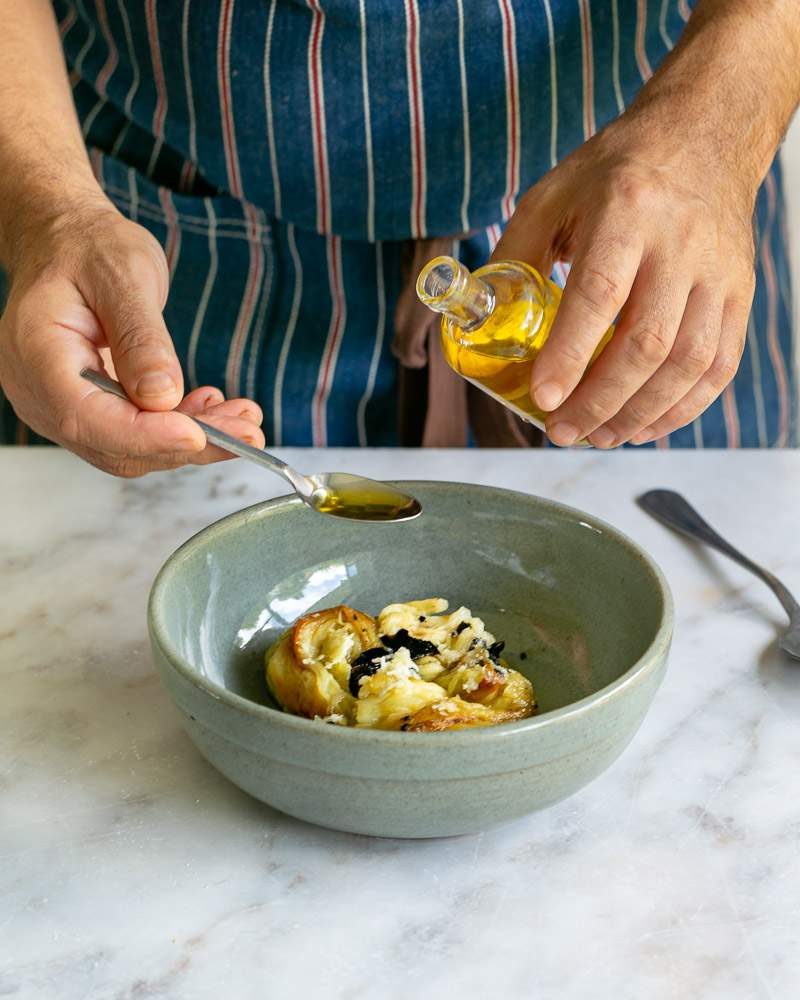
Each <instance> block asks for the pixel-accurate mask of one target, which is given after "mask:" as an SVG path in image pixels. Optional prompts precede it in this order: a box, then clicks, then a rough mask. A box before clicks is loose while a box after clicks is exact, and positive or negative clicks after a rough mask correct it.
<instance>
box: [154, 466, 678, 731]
mask: <svg viewBox="0 0 800 1000" xmlns="http://www.w3.org/2000/svg"><path fill="white" fill-rule="evenodd" d="M403 485H404V486H406V487H407V488H409V489H410V490H411V492H413V493H414V494H415V495H416V496H418V497H419V498H420V500H421V501H422V504H423V508H424V513H423V514H422V516H421V517H419V518H418V519H417V520H415V521H411V522H408V523H405V524H397V525H391V524H388V525H387V524H375V525H364V524H358V523H353V522H347V521H340V520H337V519H335V518H331V517H324V516H321V515H319V514H316V513H314V512H313V511H310V510H308V509H307V508H306V507H304V506H303V505H302V504H301V503H300V502H299V501H296V500H283V501H276V502H272V503H271V504H264V505H260V506H259V507H255V508H250V509H248V510H246V511H241V512H239V513H238V514H234V515H231V516H230V517H228V518H225V519H224V520H222V521H220V522H218V523H217V524H215V525H211V526H210V527H209V528H206V529H205V530H204V531H202V532H201V533H200V534H199V535H197V536H195V538H193V539H191V540H190V541H189V542H188V543H187V544H186V545H185V546H183V547H182V548H181V549H179V550H178V552H177V553H176V554H175V555H174V556H172V558H171V559H170V560H169V561H168V563H167V564H166V566H165V568H164V570H163V571H162V573H161V575H160V576H159V579H158V581H157V582H156V585H155V588H154V592H153V602H152V613H153V622H154V625H155V629H156V632H157V636H158V639H159V641H160V642H161V643H162V644H163V645H164V646H166V647H167V650H168V651H171V652H173V653H174V654H177V655H178V656H179V657H181V658H183V660H185V661H186V662H187V663H188V664H189V665H190V667H191V669H192V670H194V671H195V672H197V673H198V674H200V675H202V676H203V677H205V678H207V679H208V680H210V681H212V682H213V683H215V684H217V685H220V686H222V687H224V688H227V689H228V690H229V691H231V692H234V693H236V694H238V695H241V696H243V697H245V698H247V699H250V700H251V701H255V702H258V703H261V704H263V705H267V706H270V707H272V708H275V707H276V706H275V705H274V704H273V703H272V701H271V699H270V696H269V694H268V692H267V688H266V682H265V680H264V667H263V659H264V652H265V650H266V649H267V647H268V646H269V645H270V644H271V643H272V642H274V641H275V639H276V638H277V637H278V636H279V635H280V634H281V632H283V630H284V629H285V628H286V627H287V626H288V625H290V624H291V623H292V622H293V621H294V620H295V619H296V618H298V617H299V616H300V615H303V614H306V613H308V612H309V611H313V610H318V609H321V608H325V607H330V606H332V605H335V604H340V603H346V604H350V605H352V606H354V607H356V608H359V609H361V610H363V611H367V612H370V613H377V612H378V611H379V610H380V609H381V608H382V607H383V606H384V605H386V604H389V603H393V602H396V601H405V600H413V599H417V598H424V597H445V598H447V599H448V601H449V602H450V606H451V608H454V607H457V606H458V605H459V604H465V605H466V606H467V607H469V608H471V609H472V611H473V612H474V613H476V614H479V615H480V616H481V617H482V618H483V619H484V621H485V622H486V624H487V627H488V628H489V630H490V631H491V632H493V633H494V635H495V636H496V637H497V638H499V639H504V640H505V641H506V651H505V653H504V655H505V656H506V658H507V660H508V662H509V663H510V665H511V666H513V667H515V668H516V669H518V670H520V671H522V672H523V673H525V674H526V675H527V676H528V677H530V679H531V680H532V681H533V684H534V688H535V690H536V694H537V698H538V701H539V706H540V714H541V713H543V712H547V711H551V710H553V709H556V708H561V707H563V706H565V705H568V704H570V703H572V702H574V701H578V700H579V699H581V698H584V697H586V696H587V695H591V694H593V693H594V692H596V691H599V690H600V689H601V688H603V687H605V686H606V685H608V684H610V683H611V682H613V681H614V680H616V679H617V678H619V677H620V676H621V675H622V674H624V673H625V672H626V671H627V670H628V669H629V668H630V667H632V666H633V665H634V664H635V663H636V661H637V660H638V659H639V657H640V656H641V655H642V654H643V653H644V652H645V650H646V649H647V647H648V646H649V645H650V644H651V642H652V641H653V639H654V637H655V635H656V633H657V631H658V629H659V627H660V625H661V624H662V620H663V616H664V610H665V608H664V602H665V595H664V590H663V585H662V582H661V579H660V577H659V574H658V571H657V570H656V569H655V568H654V567H653V565H652V564H651V563H650V562H649V560H648V559H647V558H646V557H644V556H643V555H642V554H641V553H640V551H639V550H638V549H637V548H636V547H635V546H634V545H633V544H632V543H630V542H629V541H627V540H626V539H625V538H624V537H622V536H620V535H619V534H618V533H617V532H616V531H614V530H613V529H610V528H609V527H608V526H607V525H605V524H603V523H602V522H598V521H596V520H595V519H593V518H591V517H589V516H587V515H583V514H581V513H580V512H578V511H574V510H571V509H569V508H566V507H562V506H560V505H558V504H553V503H551V502H548V501H544V500H540V499H538V498H536V497H531V496H528V495H525V494H520V493H513V492H510V491H505V490H497V489H493V488H490V487H480V486H468V485H461V484H447V483H410V484H403Z"/></svg>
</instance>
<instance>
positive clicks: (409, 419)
mask: <svg viewBox="0 0 800 1000" xmlns="http://www.w3.org/2000/svg"><path fill="white" fill-rule="evenodd" d="M453 243H454V240H453V239H451V238H448V237H436V238H434V239H429V240H414V241H409V242H408V243H407V244H405V246H404V247H403V257H402V264H403V285H402V289H401V291H400V295H399V296H398V299H397V305H396V307H395V313H394V340H393V342H392V353H393V354H394V356H395V357H396V358H397V360H398V362H399V393H398V396H399V404H398V405H399V414H398V420H399V438H400V444H401V445H403V446H405V447H416V446H420V445H421V446H422V447H423V448H463V447H465V446H466V445H467V440H468V431H469V430H471V431H472V437H473V439H474V441H475V443H476V444H477V445H478V446H479V447H481V448H535V447H540V446H541V445H542V443H543V440H544V435H543V434H542V432H541V431H540V430H539V429H538V428H537V427H534V426H533V425H532V424H529V423H527V422H526V421H524V420H521V419H520V418H519V417H517V416H516V415H515V414H514V413H512V412H511V410H509V409H507V408H506V407H505V406H502V405H501V404H500V403H497V402H495V400H494V399H492V398H491V396H488V395H487V394H486V393H485V392H481V390H480V389H478V388H476V386H474V385H470V383H469V382H467V381H466V379H463V378H462V377H461V376H460V375H457V374H456V373H455V372H454V371H453V370H452V369H451V368H450V366H449V365H448V364H447V362H446V361H445V359H444V354H443V353H442V349H441V346H440V344H439V315H438V314H437V313H434V312H431V310H430V309H428V308H427V307H426V306H424V305H423V304H422V303H421V302H420V301H419V299H418V298H417V293H416V290H415V285H416V280H417V275H418V274H419V272H420V270H421V269H422V267H423V265H424V264H426V263H427V262H428V261H429V260H430V259H431V258H432V257H438V256H440V255H442V254H451V253H452V251H453Z"/></svg>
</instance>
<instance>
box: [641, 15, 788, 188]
mask: <svg viewBox="0 0 800 1000" xmlns="http://www.w3.org/2000/svg"><path fill="white" fill-rule="evenodd" d="M798 103H800V6H798V3H797V0H762V2H760V3H758V4H753V3H752V0H699V2H698V3H697V6H696V9H695V11H694V13H693V15H692V17H691V19H690V21H689V24H688V26H687V28H686V31H685V32H684V35H683V37H682V38H681V40H680V42H679V44H678V45H677V46H676V48H675V50H674V52H673V53H672V54H671V55H670V57H669V58H668V59H667V60H666V61H665V62H664V64H663V65H662V66H661V68H660V69H659V70H658V72H657V73H656V74H655V75H654V76H653V78H652V79H651V80H650V81H649V83H648V84H646V85H645V87H643V88H642V91H641V93H640V95H639V97H638V98H637V100H636V102H635V103H634V105H633V106H632V108H631V114H632V117H633V118H637V117H638V118H640V119H642V120H644V121H647V122H649V123H653V122H655V123H657V125H658V126H659V127H662V128H663V129H664V134H665V135H666V136H669V135H674V136H675V137H676V139H677V140H678V141H681V140H682V139H684V138H686V139H687V140H688V141H689V142H690V143H691V145H692V146H695V147H697V146H698V145H699V146H700V147H701V149H702V151H703V153H704V154H706V155H707V156H708V157H709V170H710V171H713V169H714V166H715V165H716V164H719V165H721V166H724V167H726V168H728V167H731V166H732V167H733V168H734V170H735V171H736V172H737V173H738V174H739V175H740V176H741V177H742V179H743V180H744V181H745V182H746V183H747V184H748V186H751V187H752V188H753V189H754V190H755V188H757V187H758V185H759V184H760V182H761V181H762V180H763V178H764V176H765V175H766V173H767V171H768V169H769V165H770V163H771V162H772V159H773V158H774V156H775V153H776V151H777V149H778V146H779V145H780V143H781V141H782V139H783V136H784V134H785V132H786V129H787V127H788V125H789V122H790V121H791V118H792V115H793V114H794V111H795V109H796V108H797V106H798Z"/></svg>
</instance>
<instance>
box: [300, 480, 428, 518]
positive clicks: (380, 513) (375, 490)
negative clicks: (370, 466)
mask: <svg viewBox="0 0 800 1000" xmlns="http://www.w3.org/2000/svg"><path fill="white" fill-rule="evenodd" d="M314 507H315V509H316V510H318V511H320V512H321V513H323V514H333V515H335V516H336V517H344V518H349V519H351V520H354V521H401V520H405V519H407V518H411V517H415V516H416V515H417V514H418V513H419V512H420V509H421V508H420V505H419V503H418V501H417V500H415V499H414V498H413V497H410V496H408V495H407V494H405V493H401V492H400V491H399V490H396V489H394V487H392V486H389V485H388V484H384V483H378V482H358V481H357V480H355V481H353V482H346V481H345V482H340V481H337V480H336V479H334V480H333V482H331V483H329V484H328V485H327V487H326V488H325V489H324V490H320V491H319V494H318V495H315V499H314Z"/></svg>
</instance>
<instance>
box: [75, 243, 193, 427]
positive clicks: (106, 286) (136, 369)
mask: <svg viewBox="0 0 800 1000" xmlns="http://www.w3.org/2000/svg"><path fill="white" fill-rule="evenodd" d="M158 253H160V248H159V251H158V252H156V251H155V250H154V249H153V248H152V247H151V246H150V243H149V242H147V240H146V239H145V236H144V235H143V236H142V240H141V243H136V242H130V243H126V244H125V245H124V247H123V248H122V249H120V250H118V252H117V253H116V254H115V255H113V256H104V257H102V258H101V257H98V258H96V259H95V260H93V261H92V262H90V264H89V265H88V267H87V272H88V273H87V274H86V275H84V277H83V283H82V288H81V290H82V291H83V293H84V295H85V296H86V297H87V301H88V302H89V304H90V306H91V307H92V309H93V310H94V312H95V314H96V315H97V318H98V319H99V320H100V323H101V325H102V327H103V331H104V333H105V337H106V340H107V342H108V346H109V347H110V348H111V355H112V358H113V360H114V367H115V369H116V372H117V376H118V378H119V380H120V382H121V383H122V384H123V386H124V387H125V391H126V392H127V393H128V396H129V397H130V398H131V400H132V401H133V402H134V403H135V404H136V406H138V407H139V408H140V409H144V410H171V409H173V408H174V407H175V406H177V405H178V403H179V402H180V401H181V398H182V396H183V376H182V373H181V367H180V364H179V362H178V358H177V356H176V354H175V349H174V347H173V345H172V339H171V338H170V335H169V332H168V331H167V327H166V325H165V323H164V318H163V316H162V309H163V306H164V300H165V274H164V267H165V265H164V264H163V263H162V262H161V261H160V260H159V256H158ZM161 257H162V258H163V254H162V255H161Z"/></svg>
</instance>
